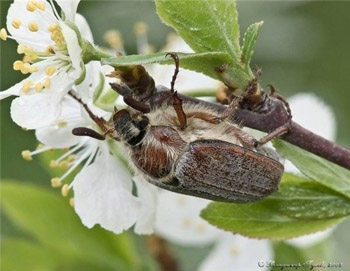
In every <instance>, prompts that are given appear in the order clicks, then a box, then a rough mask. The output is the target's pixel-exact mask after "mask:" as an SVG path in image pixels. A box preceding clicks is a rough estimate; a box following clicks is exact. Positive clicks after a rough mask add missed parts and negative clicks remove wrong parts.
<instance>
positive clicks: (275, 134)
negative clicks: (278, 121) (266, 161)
mask: <svg viewBox="0 0 350 271" xmlns="http://www.w3.org/2000/svg"><path fill="white" fill-rule="evenodd" d="M289 128H290V122H287V123H285V124H284V125H282V126H280V127H278V128H277V129H275V130H273V131H272V132H271V133H269V134H267V135H266V136H264V137H262V138H261V139H260V140H258V141H257V142H256V144H255V147H260V146H262V145H264V144H266V143H267V142H269V141H271V140H272V139H274V138H276V137H279V136H281V135H284V134H286V133H288V131H289Z"/></svg>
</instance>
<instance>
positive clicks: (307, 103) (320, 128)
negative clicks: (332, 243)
mask: <svg viewBox="0 0 350 271" xmlns="http://www.w3.org/2000/svg"><path fill="white" fill-rule="evenodd" d="M288 102H289V105H290V107H291V110H292V113H293V120H294V121H295V122H297V123H298V124H300V125H302V126H304V127H307V129H308V130H310V131H311V132H314V133H316V134H318V135H320V136H323V137H324V138H326V139H329V140H332V141H334V140H335V138H336V120H335V115H334V113H333V110H332V109H331V108H330V107H329V106H328V105H327V104H326V103H325V102H323V101H322V100H321V99H320V98H318V97H317V96H316V95H314V94H309V93H302V94H297V95H294V96H292V97H290V98H288ZM285 170H286V171H287V172H291V173H294V174H297V175H300V174H301V172H300V171H299V170H298V169H297V168H296V167H295V166H294V165H293V164H292V163H291V162H290V161H288V160H286V162H285ZM334 229H335V228H334V227H332V228H330V229H327V230H325V231H321V232H316V233H313V234H309V235H305V236H300V237H296V238H293V239H290V240H288V241H287V243H289V244H291V245H294V246H296V247H301V248H304V247H309V246H313V245H315V244H317V243H319V242H322V241H324V240H325V239H327V238H328V237H329V236H330V235H331V234H332V233H333V231H334Z"/></svg>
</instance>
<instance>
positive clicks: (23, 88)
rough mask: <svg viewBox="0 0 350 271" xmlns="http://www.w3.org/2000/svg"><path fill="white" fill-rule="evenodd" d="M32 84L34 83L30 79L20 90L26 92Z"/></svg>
mask: <svg viewBox="0 0 350 271" xmlns="http://www.w3.org/2000/svg"><path fill="white" fill-rule="evenodd" d="M33 85H34V83H33V82H32V81H26V82H25V83H24V84H23V87H22V92H23V93H27V92H28V91H29V90H30V88H31V87H32V86H33Z"/></svg>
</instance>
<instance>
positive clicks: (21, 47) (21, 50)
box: [17, 43, 27, 54]
mask: <svg viewBox="0 0 350 271" xmlns="http://www.w3.org/2000/svg"><path fill="white" fill-rule="evenodd" d="M26 49H27V45H25V44H23V43H21V44H19V45H18V46H17V53H19V54H24V52H25V51H26Z"/></svg>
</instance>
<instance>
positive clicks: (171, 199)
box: [156, 190, 221, 245]
mask: <svg viewBox="0 0 350 271" xmlns="http://www.w3.org/2000/svg"><path fill="white" fill-rule="evenodd" d="M158 201H159V203H158V210H157V219H156V232H157V233H158V234H159V235H161V236H163V237H165V238H167V239H168V240H171V241H173V242H174V243H177V244H180V245H205V244H209V243H212V242H213V241H214V240H215V239H216V238H217V237H218V235H219V234H220V233H221V231H220V230H219V229H217V228H215V227H213V226H211V225H210V224H209V223H208V222H206V221H205V220H203V219H202V218H201V217H200V216H199V213H200V211H201V210H202V209H203V208H205V207H206V205H207V204H208V203H209V202H210V201H208V200H205V199H200V198H195V197H191V196H185V195H181V194H177V193H173V192H168V191H165V190H161V191H159V197H158Z"/></svg>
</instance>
